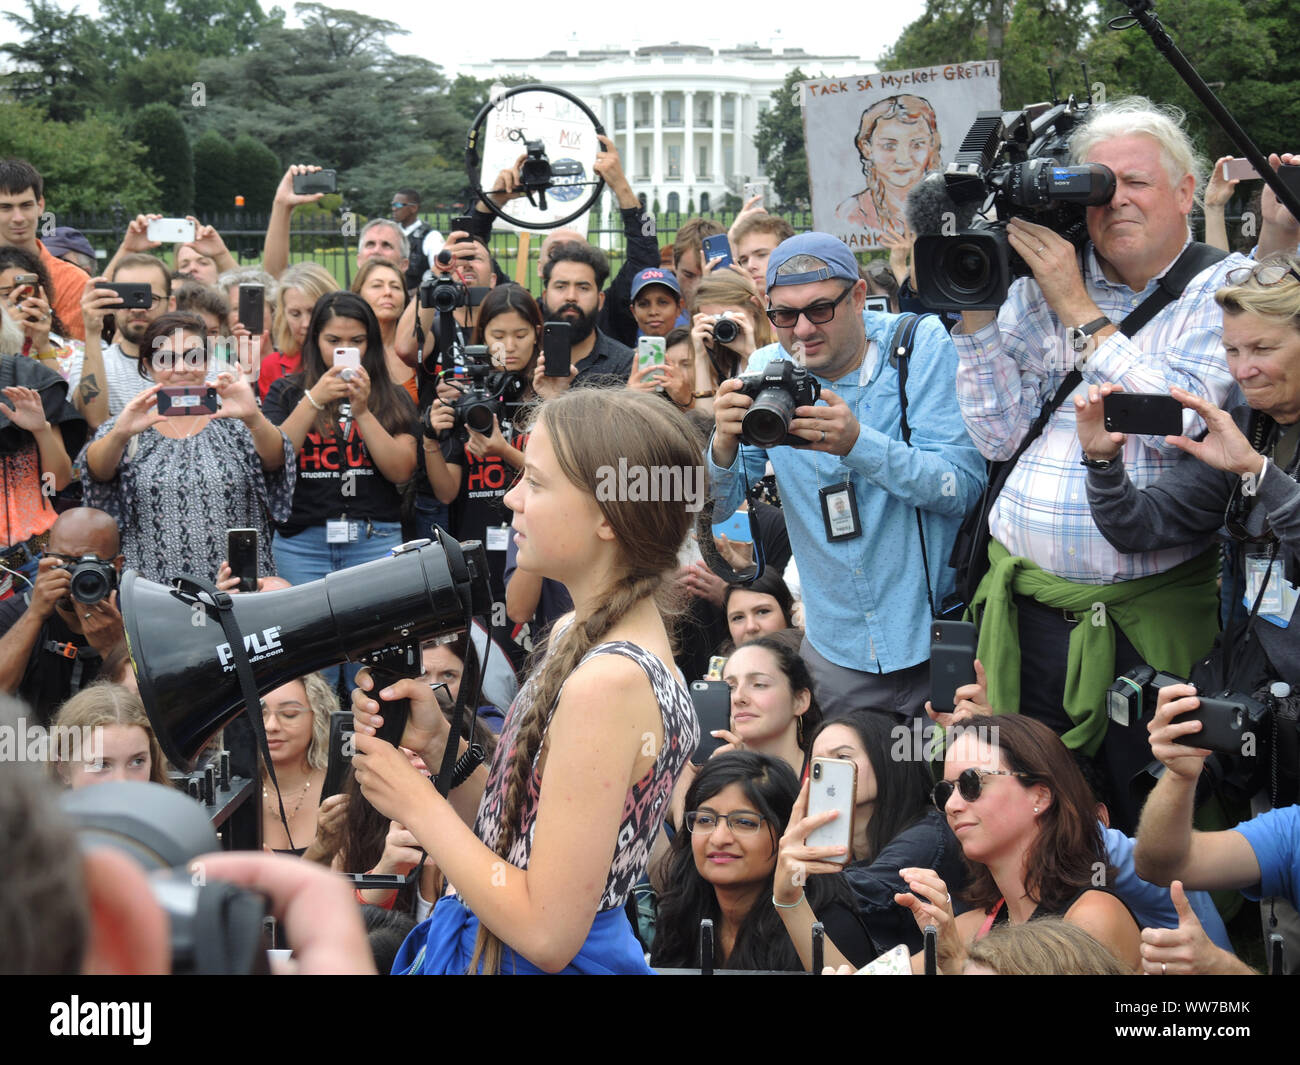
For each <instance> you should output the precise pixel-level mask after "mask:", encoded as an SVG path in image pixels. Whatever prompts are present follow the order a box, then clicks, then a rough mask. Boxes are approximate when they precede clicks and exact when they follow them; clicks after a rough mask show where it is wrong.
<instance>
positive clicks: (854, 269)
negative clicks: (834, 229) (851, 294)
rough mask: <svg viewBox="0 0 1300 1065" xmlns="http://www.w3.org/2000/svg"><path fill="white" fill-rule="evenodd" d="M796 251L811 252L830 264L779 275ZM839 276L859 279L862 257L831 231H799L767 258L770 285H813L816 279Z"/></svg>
mask: <svg viewBox="0 0 1300 1065" xmlns="http://www.w3.org/2000/svg"><path fill="white" fill-rule="evenodd" d="M796 255H811V256H813V257H814V258H817V259H820V260H821V261H822V262H824V263H825V264H826V265H825V266H824V267H822V268H820V269H817V270H805V271H803V272H802V273H798V274H783V275H782V276H780V277H777V274H776V272H777V270H779V269H780V268H781V265H782V263H785V262H786V261H787V260H789V259H791V258H793V257H794V256H796ZM832 278H839V279H840V280H842V281H857V280H858V261H857V260H856V259H855V258H853V253H852V252H851V251H849V249H848V245H846V244H845V243H844V241H842V240H840V239H839V238H838V237H832V236H831V235H830V234H829V233H799V234H797V235H796V236H793V237H789V238H788V239H786V240H783V241H781V243H780V244H778V245H777V246H776V250H775V251H773V252H772V254H771V256H770V257H769V258H768V260H767V287H768V288H769V289H770V288H772V287H774V286H776V285H809V284H812V283H813V282H814V281H829V280H831V279H832Z"/></svg>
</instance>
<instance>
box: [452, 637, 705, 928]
mask: <svg viewBox="0 0 1300 1065" xmlns="http://www.w3.org/2000/svg"><path fill="white" fill-rule="evenodd" d="M608 654H617V655H623V656H624V657H625V658H630V659H631V660H632V661H633V662H635V663H637V665H639V666H640V667H641V668H642V669H644V670H645V672H646V676H647V677H648V678H649V680H650V687H651V689H652V690H653V691H654V695H655V699H656V701H657V702H658V703H659V712H660V714H661V715H662V717H663V728H664V742H663V744H662V745H661V746H660V748H659V755H658V757H657V758H656V759H655V763H654V765H653V766H652V767H651V768H650V770H649V771H648V772H647V773H646V775H645V776H644V777H642V778H641V779H640V780H638V781H637V782H636V783H635V784H633V785H632V787H631V788H629V789H628V793H627V798H626V799H625V800H624V803H623V819H622V821H621V822H620V824H619V829H618V844H617V847H616V848H615V851H614V861H613V864H611V865H610V868H609V877H608V879H607V880H606V881H605V892H604V894H603V895H602V896H601V901H600V909H601V910H602V911H603V910H610V909H614V908H615V907H618V906H622V905H623V904H624V902H626V901H627V897H628V895H629V894H630V893H631V890H632V887H633V885H634V884H636V883H637V882H638V881H639V880H640V879H641V878H642V877H643V876H644V875H645V871H646V866H647V865H648V864H649V862H650V849H651V847H652V846H653V845H654V841H655V837H656V836H658V834H659V829H660V827H661V826H662V825H663V821H664V817H665V816H666V814H667V813H668V801H669V799H670V798H671V797H672V793H673V785H674V784H675V783H676V781H677V777H678V776H679V775H680V774H681V771H682V768H683V767H684V766H685V765H686V760H687V759H688V758H689V757H690V756H691V754H692V753H693V752H694V750H695V746H696V744H697V743H698V742H699V738H700V726H699V722H698V721H697V720H696V717H695V706H694V704H693V703H692V702H691V697H690V694H689V693H688V692H687V690H686V685H685V684H683V683H682V682H681V681H680V680H677V679H676V678H675V677H673V676H672V675H671V674H670V673H669V671H668V669H667V667H665V665H664V664H663V662H662V661H660V659H659V657H658V656H657V655H654V654H651V653H650V652H649V651H647V650H645V649H644V648H641V647H638V646H637V645H636V644H633V643H628V642H626V641H622V640H620V641H614V642H610V643H602V644H600V645H598V646H596V647H593V648H592V649H591V650H590V651H588V652H587V654H586V655H585V656H584V657H583V659H582V661H583V662H586V661H587V660H588V659H590V658H592V657H594V656H595V655H608ZM579 664H580V665H581V663H579ZM535 675H536V673H534V676H535ZM532 694H533V678H532V677H530V678H529V679H528V681H527V682H526V683H525V684H524V686H523V687H522V688H521V689H520V690H519V694H518V695H517V696H516V697H515V701H514V703H513V704H512V705H511V707H510V713H509V714H508V715H507V717H506V721H505V725H504V726H503V727H502V729H501V740H500V742H499V743H498V744H497V749H496V754H495V755H494V756H493V758H492V765H491V767H490V768H489V770H488V780H487V785H486V787H485V788H484V790H483V801H482V803H481V804H480V805H479V810H478V817H477V818H475V821H474V832H475V834H476V835H477V836H478V838H479V839H481V840H482V841H483V842H484V843H486V844H487V845H488V846H489V847H491V848H492V849H493V850H495V849H496V845H497V841H498V840H499V839H500V836H501V811H502V807H503V806H504V805H505V798H506V771H507V769H508V767H509V765H510V762H511V759H512V758H513V756H514V749H515V741H516V740H517V738H518V735H519V725H520V722H521V721H523V720H524V718H525V716H526V711H527V710H528V709H529V708H530V707H531V705H532ZM556 701H557V703H558V699H557V700H556ZM550 712H551V713H554V709H553V708H552V710H551V711H550ZM548 720H549V719H548ZM541 787H542V778H541V775H540V774H539V773H538V771H537V762H536V760H534V762H533V773H532V779H531V780H530V781H529V783H528V794H527V796H526V798H525V800H524V804H523V809H522V811H521V818H520V825H519V831H518V832H517V833H516V835H515V842H514V845H513V846H512V847H511V848H510V853H509V854H507V855H506V856H505V859H506V861H508V862H509V863H510V864H511V865H514V866H517V867H518V868H520V869H526V868H528V858H529V855H530V854H531V852H532V846H533V827H534V825H535V823H536V820H537V806H538V798H539V796H540V794H541Z"/></svg>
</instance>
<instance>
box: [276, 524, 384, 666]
mask: <svg viewBox="0 0 1300 1065" xmlns="http://www.w3.org/2000/svg"><path fill="white" fill-rule="evenodd" d="M360 525H361V532H360V535H359V536H358V538H357V541H356V543H351V544H330V543H326V542H325V526H324V525H313V526H312V527H311V528H308V529H304V530H303V531H302V532H300V533H299V534H298V535H297V536H285V535H284V534H283V533H277V534H276V537H275V539H274V540H273V541H272V543H271V552H272V554H273V555H274V556H275V570H276V572H277V573H278V574H279V575H280V576H281V577H283V578H284V579H285V580H286V581H288V582H289V583H290V584H294V585H298V584H308V583H310V582H311V581H318V580H320V579H321V578H322V577H326V576H328V575H329V574H331V573H333V572H334V571H335V570H340V569H347V568H348V567H349V566H359V565H361V564H362V563H363V562H373V561H374V560H375V559H377V558H383V557H384V556H385V555H387V554H388V552H389V551H391V550H392V549H393V548H394V547H397V546H398V545H399V544H401V542H402V527H401V525H399V524H398V523H397V522H375V523H374V525H373V526H372V529H373V532H372V533H371V535H369V536H367V535H366V525H365V522H361V523H360ZM342 668H343V681H344V686H345V688H348V689H350V688H351V687H352V686H353V682H354V681H355V680H356V676H357V673H359V672H360V671H361V667H360V666H357V665H353V664H348V665H347V666H344V667H342ZM323 675H324V677H325V679H326V680H327V681H329V682H330V683H331V684H337V683H338V677H339V669H338V668H337V667H336V668H333V669H326V670H324V671H323Z"/></svg>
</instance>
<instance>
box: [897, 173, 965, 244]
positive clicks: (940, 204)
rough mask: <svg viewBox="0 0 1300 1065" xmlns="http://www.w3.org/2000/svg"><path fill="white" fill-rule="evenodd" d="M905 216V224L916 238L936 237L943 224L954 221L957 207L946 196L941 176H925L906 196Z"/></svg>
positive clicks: (945, 185) (941, 230)
mask: <svg viewBox="0 0 1300 1065" xmlns="http://www.w3.org/2000/svg"><path fill="white" fill-rule="evenodd" d="M906 214H907V224H908V225H909V226H910V227H911V229H912V232H913V233H915V234H916V235H917V236H918V237H926V236H934V235H938V234H939V233H942V232H943V231H944V224H945V222H950V221H951V220H953V219H956V217H957V205H956V203H954V202H953V199H952V197H951V196H949V195H948V184H947V182H946V181H944V177H943V175H942V174H938V173H936V174H929V175H927V176H926V177H925V178H924V179H923V180H922V181H921V182H920V183H919V184H918V185H916V187H915V188H913V189H912V191H911V192H909V193H908V194H907V209H906ZM950 229H951V225H950Z"/></svg>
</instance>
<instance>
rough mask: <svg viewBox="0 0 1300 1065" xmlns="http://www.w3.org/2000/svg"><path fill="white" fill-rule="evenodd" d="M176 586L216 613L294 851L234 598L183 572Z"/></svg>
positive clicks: (287, 835) (291, 847) (245, 709)
mask: <svg viewBox="0 0 1300 1065" xmlns="http://www.w3.org/2000/svg"><path fill="white" fill-rule="evenodd" d="M175 580H176V584H177V586H178V587H179V588H180V590H181V591H182V592H183V593H184V592H185V591H186V585H188V586H189V587H190V588H192V589H195V591H191V592H189V593H188V594H189V595H191V596H192V597H193V598H194V599H195V600H197V601H198V602H200V603H203V604H204V606H207V607H209V608H211V609H214V610H215V611H216V613H217V621H218V622H220V624H221V631H222V632H224V633H225V635H226V642H227V643H228V644H229V645H230V658H231V661H232V662H233V663H234V664H235V676H237V677H238V678H239V691H240V694H241V695H243V697H244V713H245V714H246V715H247V716H248V722H249V724H250V725H251V726H252V728H253V735H255V736H256V737H257V743H258V747H259V749H260V750H261V754H262V759H263V763H264V765H265V767H266V774H267V776H269V777H270V778H271V787H272V788H274V789H275V799H276V802H277V803H278V804H279V806H280V824H282V825H284V835H285V838H286V839H288V841H289V849H290V850H296V849H297V848H296V847H294V844H293V834H292V833H291V832H290V831H289V818H288V816H287V815H286V814H285V812H284V797H283V796H282V795H281V794H280V785H279V783H278V782H277V781H276V779H275V764H274V763H273V762H272V761H271V748H270V745H269V744H268V743H267V742H266V724H265V722H263V721H262V714H261V706H262V697H261V696H260V695H259V694H258V691H257V681H256V680H254V679H253V666H252V664H251V663H250V662H249V661H248V651H247V650H246V649H245V648H244V634H243V633H242V632H240V631H239V622H238V621H236V620H235V611H234V601H233V600H232V599H231V597H230V593H229V592H222V591H218V590H217V588H216V587H215V586H213V585H212V584H209V583H208V582H207V581H205V580H204V579H203V578H202V577H196V576H194V575H193V574H188V573H187V574H185V575H183V576H180V577H177V578H175Z"/></svg>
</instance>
